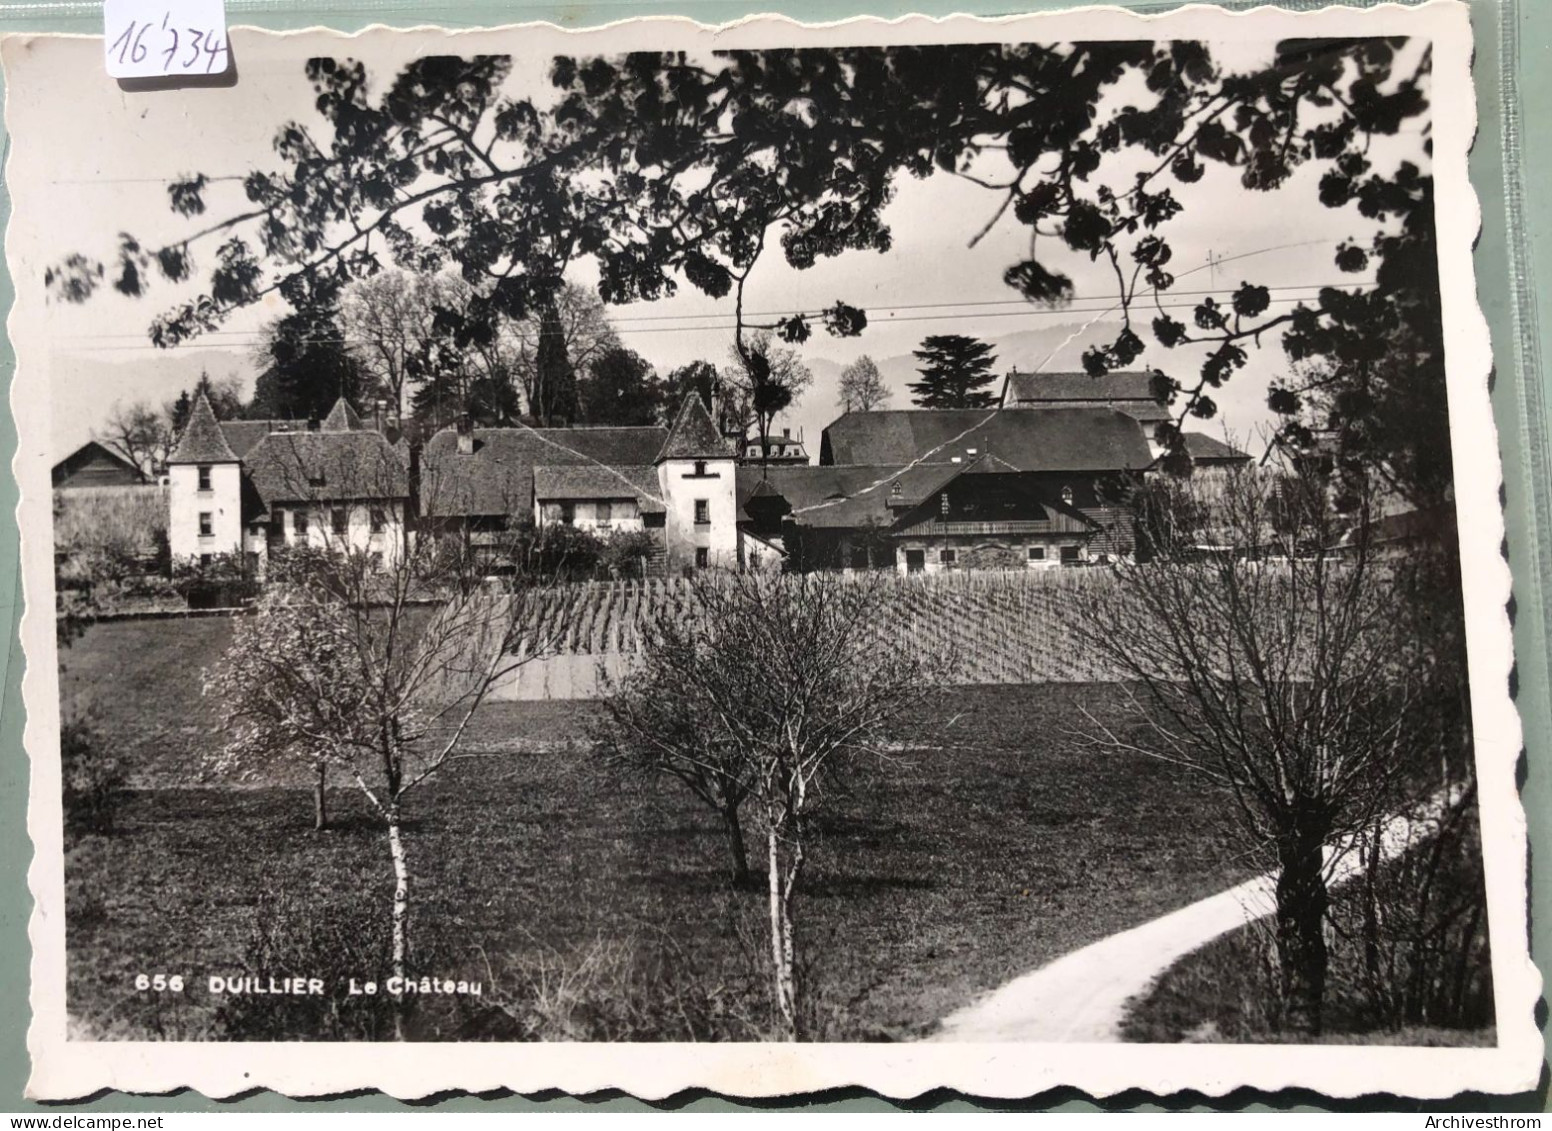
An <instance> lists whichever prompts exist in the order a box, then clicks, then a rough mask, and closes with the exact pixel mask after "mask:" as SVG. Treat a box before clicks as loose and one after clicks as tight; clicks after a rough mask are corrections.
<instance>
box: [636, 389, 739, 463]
mask: <svg viewBox="0 0 1552 1131" xmlns="http://www.w3.org/2000/svg"><path fill="white" fill-rule="evenodd" d="M732 457H733V453H732V452H731V451H729V450H728V446H727V441H725V440H724V439H723V438H722V435H721V433H719V432H718V431H717V427H716V425H714V424H713V423H712V422H711V414H710V413H708V412H707V411H706V405H705V404H704V403H703V402H702V401H701V398H700V397H699V396H698V395H696V394H695V393H686V394H685V396H684V400H683V401H681V402H680V404H679V411H678V413H676V414H675V416H674V422H673V424H672V425H671V426H670V427H669V429H668V439H666V440H664V441H663V450H662V451H660V452H658V454H657V459H656V460H655V461H654V462H656V463H662V462H663V461H664V460H665V459H731V458H732Z"/></svg>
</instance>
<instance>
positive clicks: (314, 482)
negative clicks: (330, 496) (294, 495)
mask: <svg viewBox="0 0 1552 1131" xmlns="http://www.w3.org/2000/svg"><path fill="white" fill-rule="evenodd" d="M307 485H308V486H309V487H326V486H328V480H327V479H326V478H325V477H324V476H322V475H309V476H308V477H307Z"/></svg>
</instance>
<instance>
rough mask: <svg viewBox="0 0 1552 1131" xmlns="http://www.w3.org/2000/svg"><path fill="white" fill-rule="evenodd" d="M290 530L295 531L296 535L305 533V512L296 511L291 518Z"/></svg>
mask: <svg viewBox="0 0 1552 1131" xmlns="http://www.w3.org/2000/svg"><path fill="white" fill-rule="evenodd" d="M291 529H293V530H295V531H296V532H297V533H298V534H306V533H307V512H306V511H297V512H296V513H294V514H293V515H292V516H291Z"/></svg>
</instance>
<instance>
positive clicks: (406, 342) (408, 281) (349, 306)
mask: <svg viewBox="0 0 1552 1131" xmlns="http://www.w3.org/2000/svg"><path fill="white" fill-rule="evenodd" d="M470 294H471V288H470V287H469V285H468V284H467V283H465V282H464V281H463V280H462V279H460V278H458V277H457V276H456V275H450V274H443V275H414V274H410V273H409V272H406V271H383V272H380V273H379V274H376V275H373V276H370V277H368V278H365V279H362V280H360V281H358V282H356V283H353V284H351V286H350V288H349V289H348V290H346V292H345V295H344V298H343V300H342V301H341V303H340V323H341V327H342V329H343V330H344V332H345V338H346V342H347V344H348V348H349V350H350V352H351V354H352V355H353V356H354V357H355V358H356V361H357V363H358V364H359V365H360V367H361V369H362V371H363V372H364V373H365V375H366V376H368V377H370V378H371V379H372V381H373V382H374V383H375V384H376V385H377V388H378V390H379V392H380V393H381V394H382V395H383V396H385V397H386V398H387V399H388V401H389V402H390V403H391V404H392V405H393V410H394V412H395V413H396V414H397V415H399V416H401V417H402V416H403V414H404V412H405V411H406V408H407V404H406V399H405V398H406V395H407V393H408V392H409V389H410V387H411V386H414V385H418V384H421V383H423V382H426V381H428V380H431V379H433V378H434V377H435V376H437V374H438V372H439V371H440V369H442V368H445V367H446V366H447V365H448V364H449V363H450V362H451V363H452V364H453V365H455V366H456V364H457V361H456V359H450V358H449V357H448V356H446V355H447V354H448V353H449V352H450V347H451V343H450V342H449V341H448V340H447V337H448V336H447V335H446V334H445V333H442V332H441V331H440V330H439V329H438V326H437V311H438V310H439V309H448V310H455V311H456V310H460V309H461V308H462V307H463V306H464V305H465V304H466V303H467V301H468V298H469V295H470Z"/></svg>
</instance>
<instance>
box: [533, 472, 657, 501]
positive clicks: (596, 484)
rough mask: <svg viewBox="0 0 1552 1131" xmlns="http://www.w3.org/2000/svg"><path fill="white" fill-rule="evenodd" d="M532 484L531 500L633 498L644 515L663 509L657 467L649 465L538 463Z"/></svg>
mask: <svg viewBox="0 0 1552 1131" xmlns="http://www.w3.org/2000/svg"><path fill="white" fill-rule="evenodd" d="M533 482H534V498H535V499H635V500H636V505H637V507H639V508H640V509H641V511H642V513H644V514H662V513H663V512H664V511H665V510H666V509H667V508H666V507H665V506H664V505H663V500H662V498H661V497H660V494H659V490H660V488H659V484H658V479H657V468H655V467H652V466H651V465H650V464H640V465H631V464H626V465H624V466H622V467H601V466H599V465H598V464H591V463H585V464H570V465H562V466H559V467H555V466H546V465H544V464H540V465H538V466H536V467H535V468H534V469H533Z"/></svg>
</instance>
